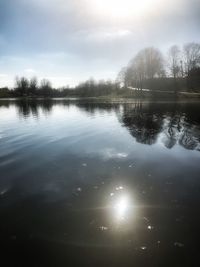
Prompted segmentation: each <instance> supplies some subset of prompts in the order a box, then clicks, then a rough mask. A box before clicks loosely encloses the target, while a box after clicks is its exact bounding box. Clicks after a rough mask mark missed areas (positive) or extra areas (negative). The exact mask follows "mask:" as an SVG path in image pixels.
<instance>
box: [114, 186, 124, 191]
mask: <svg viewBox="0 0 200 267" xmlns="http://www.w3.org/2000/svg"><path fill="white" fill-rule="evenodd" d="M123 189H124V188H123V186H118V187H116V190H117V191H119V190H123Z"/></svg>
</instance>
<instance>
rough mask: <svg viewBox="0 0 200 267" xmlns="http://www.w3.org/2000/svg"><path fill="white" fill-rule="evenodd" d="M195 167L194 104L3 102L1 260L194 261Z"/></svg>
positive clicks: (199, 139) (198, 219) (198, 144)
mask: <svg viewBox="0 0 200 267" xmlns="http://www.w3.org/2000/svg"><path fill="white" fill-rule="evenodd" d="M199 173H200V103H175V102H173V103H170V102H157V103H156V102H138V101H136V102H134V103H131V104H117V103H115V104H109V103H97V102H96V103H95V102H86V101H80V100H76V99H74V100H70V101H69V100H51V101H50V100H48V101H47V100H35V101H22V100H1V101H0V240H1V253H2V259H3V260H4V261H5V262H7V264H10V266H17V264H18V263H20V264H21V266H198V263H197V262H198V246H199V239H198V235H199V234H200V230H199V225H200V215H199V203H200V176H199ZM3 260H2V261H3ZM4 266H6V265H4Z"/></svg>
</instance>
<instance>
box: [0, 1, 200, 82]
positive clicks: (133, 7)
mask: <svg viewBox="0 0 200 267" xmlns="http://www.w3.org/2000/svg"><path fill="white" fill-rule="evenodd" d="M191 41H194V42H200V1H199V0H176V1H175V0H0V87H2V86H9V87H12V86H13V85H14V79H15V77H16V76H26V77H28V78H30V77H32V76H37V77H38V79H42V78H46V79H49V80H50V81H51V82H52V85H53V86H55V87H60V86H66V85H70V86H73V85H76V84H78V83H79V82H81V81H84V80H86V79H89V78H91V77H93V78H95V79H96V80H100V79H115V78H116V76H117V74H118V72H119V71H120V69H121V68H122V67H124V66H126V65H127V63H128V62H129V61H130V59H131V58H133V57H134V55H135V54H136V53H137V51H139V50H140V49H143V48H144V47H148V46H154V47H158V48H159V49H161V51H163V52H166V51H167V49H168V48H169V47H170V46H171V45H174V44H178V45H182V44H183V43H187V42H191Z"/></svg>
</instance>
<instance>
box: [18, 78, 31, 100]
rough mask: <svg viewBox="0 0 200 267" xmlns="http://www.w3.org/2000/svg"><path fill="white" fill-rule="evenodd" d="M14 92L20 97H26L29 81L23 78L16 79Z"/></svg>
mask: <svg viewBox="0 0 200 267" xmlns="http://www.w3.org/2000/svg"><path fill="white" fill-rule="evenodd" d="M15 83H16V92H17V94H19V95H20V96H26V95H28V94H29V92H28V89H29V81H28V79H27V78H25V77H21V78H19V77H16V81H15Z"/></svg>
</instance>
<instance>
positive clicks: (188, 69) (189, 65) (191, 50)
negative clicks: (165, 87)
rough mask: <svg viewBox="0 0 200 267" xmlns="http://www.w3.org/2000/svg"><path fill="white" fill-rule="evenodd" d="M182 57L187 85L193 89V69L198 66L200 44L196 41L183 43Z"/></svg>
mask: <svg viewBox="0 0 200 267" xmlns="http://www.w3.org/2000/svg"><path fill="white" fill-rule="evenodd" d="M183 50H184V57H185V74H186V76H187V86H188V88H189V89H191V90H193V89H195V88H194V81H193V75H191V73H193V70H195V69H198V67H199V66H200V44H198V43H188V44H186V45H184V47H183Z"/></svg>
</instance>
